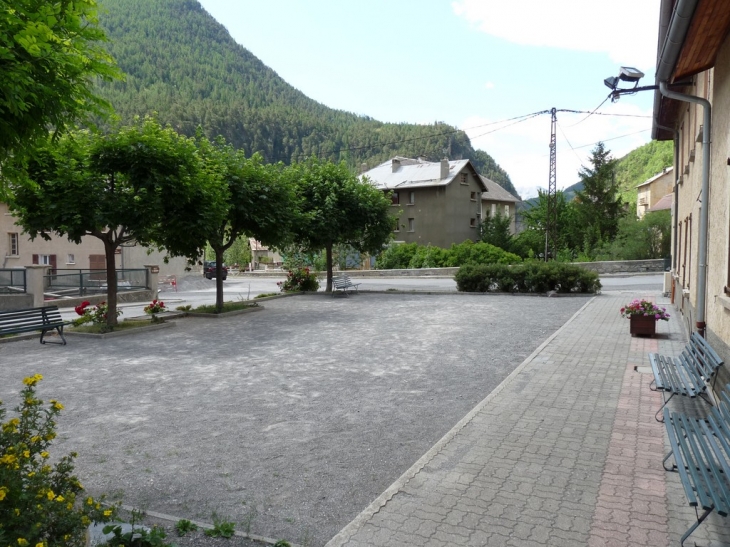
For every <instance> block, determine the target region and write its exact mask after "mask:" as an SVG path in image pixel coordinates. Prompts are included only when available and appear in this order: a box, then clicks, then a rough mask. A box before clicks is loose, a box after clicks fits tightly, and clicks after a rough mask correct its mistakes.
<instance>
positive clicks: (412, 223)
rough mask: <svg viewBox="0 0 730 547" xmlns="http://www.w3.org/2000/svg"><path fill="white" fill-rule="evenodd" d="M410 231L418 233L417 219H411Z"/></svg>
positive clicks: (409, 223) (409, 220)
mask: <svg viewBox="0 0 730 547" xmlns="http://www.w3.org/2000/svg"><path fill="white" fill-rule="evenodd" d="M408 231H409V232H415V231H416V219H415V218H409V219H408Z"/></svg>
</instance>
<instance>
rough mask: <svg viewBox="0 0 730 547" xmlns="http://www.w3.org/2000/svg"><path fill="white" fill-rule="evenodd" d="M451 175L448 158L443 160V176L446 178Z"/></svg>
mask: <svg viewBox="0 0 730 547" xmlns="http://www.w3.org/2000/svg"><path fill="white" fill-rule="evenodd" d="M448 176H449V160H447V159H446V158H444V159H442V160H441V178H442V179H445V178H448Z"/></svg>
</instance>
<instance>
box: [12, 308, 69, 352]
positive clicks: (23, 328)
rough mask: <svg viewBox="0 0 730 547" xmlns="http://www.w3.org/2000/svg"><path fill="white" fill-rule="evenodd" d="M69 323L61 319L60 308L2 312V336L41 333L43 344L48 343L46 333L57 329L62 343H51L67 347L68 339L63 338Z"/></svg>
mask: <svg viewBox="0 0 730 547" xmlns="http://www.w3.org/2000/svg"><path fill="white" fill-rule="evenodd" d="M69 323H70V321H64V320H63V319H61V313H60V312H59V311H58V306H48V307H45V308H29V309H25V310H14V311H0V335H3V334H19V333H22V332H35V331H41V344H45V343H46V340H44V339H43V338H44V337H45V335H46V332H48V331H49V330H54V329H55V330H56V332H58V334H59V336H60V337H61V340H62V341H61V342H51V343H52V344H63V345H64V346H65V345H66V338H65V337H64V336H63V327H64V326H65V325H68V324H69Z"/></svg>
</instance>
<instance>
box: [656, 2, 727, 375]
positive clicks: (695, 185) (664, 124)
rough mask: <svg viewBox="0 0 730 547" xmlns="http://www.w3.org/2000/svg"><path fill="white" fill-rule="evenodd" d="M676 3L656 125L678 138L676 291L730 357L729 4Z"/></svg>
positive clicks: (687, 315)
mask: <svg viewBox="0 0 730 547" xmlns="http://www.w3.org/2000/svg"><path fill="white" fill-rule="evenodd" d="M675 3H676V2H675V0H662V2H661V10H660V24H659V28H660V29H661V31H660V36H659V53H658V60H657V67H658V68H657V80H658V83H662V84H663V85H660V89H659V90H657V91H656V94H655V101H654V120H655V121H654V126H653V129H652V137H653V138H655V139H658V140H674V142H675V158H674V162H675V165H674V173H676V176H675V177H674V182H675V185H676V187H675V198H674V199H675V203H674V207H673V216H672V221H673V224H672V249H673V252H672V288H671V293H672V298H673V301H674V304H675V305H676V306H677V308H678V309H679V310H680V312H681V314H682V316H683V317H684V324H685V325H686V326H687V327H688V328H689V329H690V330H697V331H699V332H701V333H702V332H704V333H705V336H706V338H707V339H708V340H709V341H710V343H711V344H712V345H713V347H715V349H716V350H717V351H718V353H719V354H720V355H721V356H722V357H723V358H724V359H725V360H726V361H728V360H729V359H730V215H729V211H730V171H729V170H730V167H728V164H729V163H730V162H729V160H728V150H730V38H729V37H728V31H729V30H730V3H728V2H727V1H726V0H699V1H698V2H697V3H696V4H697V5H696V8H694V11H693V12H692V13H691V15H690V16H688V15H687V13H684V14H682V16H680V15H675V13H674V9H675ZM685 6H686V3H685ZM685 26H686V28H685ZM670 35H672V37H673V38H672V39H671V40H670V39H668V36H670ZM680 82H681V83H682V84H683V85H676V86H671V87H669V86H668V85H667V84H676V83H680ZM685 82H686V84H685ZM676 92H679V93H681V94H684V95H683V96H677V95H673V93H676ZM688 96H689V97H688ZM698 101H699V102H700V103H705V105H706V106H703V104H698ZM710 108H711V110H709V109H710ZM707 117H709V118H710V119H711V124H710V125H711V128H710V127H708V124H707ZM723 383H724V382H723Z"/></svg>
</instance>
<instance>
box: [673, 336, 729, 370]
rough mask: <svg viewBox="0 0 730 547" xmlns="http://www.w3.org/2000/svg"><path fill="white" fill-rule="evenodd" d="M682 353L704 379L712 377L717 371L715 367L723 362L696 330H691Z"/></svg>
mask: <svg viewBox="0 0 730 547" xmlns="http://www.w3.org/2000/svg"><path fill="white" fill-rule="evenodd" d="M682 355H683V356H684V357H686V358H687V360H688V361H690V362H691V363H693V364H694V366H695V368H696V369H697V372H698V373H699V374H700V375H701V376H702V377H703V378H704V379H705V381H707V380H709V379H710V378H712V377H713V376H714V375H715V374H716V373H717V369H718V368H720V367H721V366H722V364H723V361H722V359H720V356H719V355H718V354H717V353H716V352H715V350H714V349H712V346H710V344H708V343H707V340H705V339H704V338H702V336H700V335H699V334H697V333H696V332H693V333H692V336H690V339H689V343H688V344H687V346H686V347H685V348H684V351H683V352H682Z"/></svg>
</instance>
